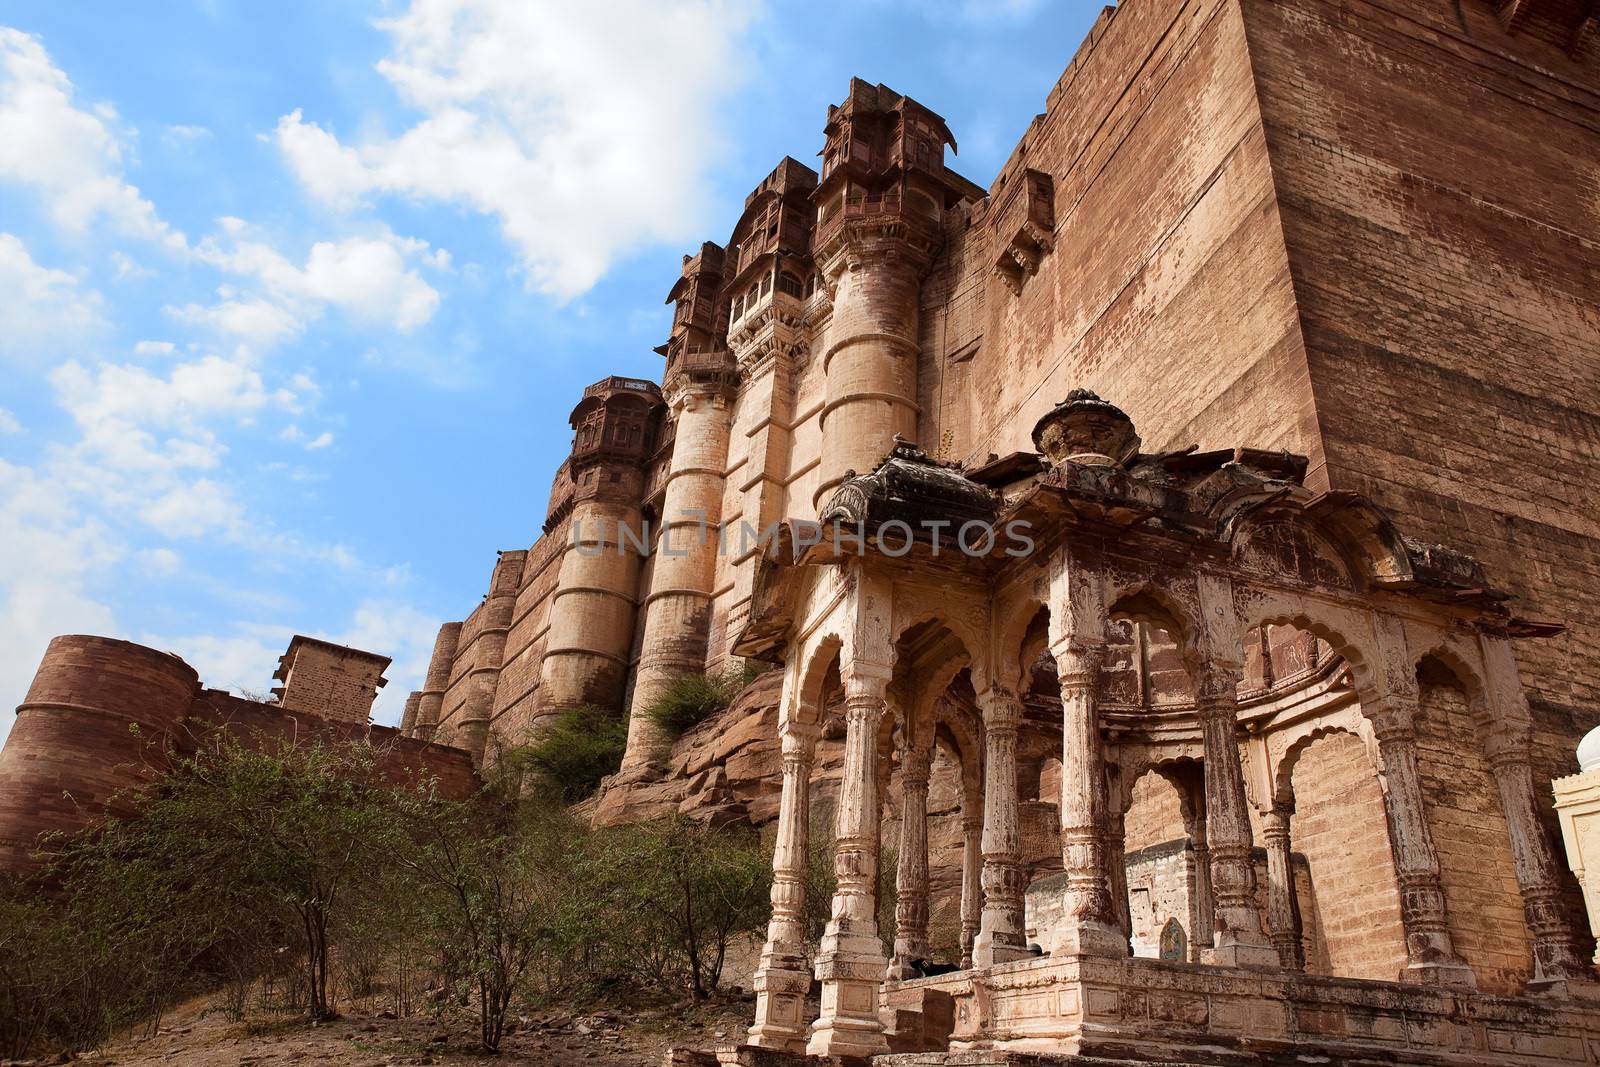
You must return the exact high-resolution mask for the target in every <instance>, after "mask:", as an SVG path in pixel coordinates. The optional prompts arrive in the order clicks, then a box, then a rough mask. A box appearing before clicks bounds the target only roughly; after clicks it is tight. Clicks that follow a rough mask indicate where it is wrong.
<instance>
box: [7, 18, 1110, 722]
mask: <svg viewBox="0 0 1600 1067" xmlns="http://www.w3.org/2000/svg"><path fill="white" fill-rule="evenodd" d="M1098 10H1099V5H1098V4H1094V3H1082V2H1079V0H1058V2H1056V3H1054V4H1051V3H1044V2H1040V0H1009V2H1007V0H1000V2H995V3H979V2H975V0H974V2H966V3H960V2H956V3H950V4H948V5H935V4H918V3H897V2H890V0H876V2H874V0H866V2H856V3H845V4H830V3H800V2H789V0H772V2H769V3H767V4H764V5H756V4H733V3H718V2H712V0H702V2H694V3H685V4H676V5H674V4H667V3H664V2H653V0H652V2H642V3H623V2H618V3H592V4H586V3H585V4H580V3H571V2H560V3H534V2H523V0H410V2H393V3H379V4H362V3H355V2H350V3H335V4H330V3H325V2H316V3H312V2H304V3H297V2H288V0H286V2H282V3H275V4H262V3H255V2H245V0H195V2H182V0H166V2H152V3H138V4H128V3H98V2H74V3H61V2H60V0H37V2H36V0H8V2H0V634H3V637H4V640H0V708H4V709H7V710H5V711H4V712H0V736H3V734H4V732H5V731H6V730H8V729H9V727H10V722H11V719H12V717H13V716H12V714H11V712H10V710H9V709H10V708H12V707H13V706H15V704H16V703H18V702H19V701H20V700H21V699H22V696H23V694H24V692H25V690H26V686H27V683H28V680H29V678H31V676H32V673H33V669H34V667H35V666H36V665H37V663H38V659H39V655H40V654H41V652H42V651H43V648H44V645H45V642H46V641H47V640H48V638H49V637H50V636H52V635H54V634H57V633H66V632H90V633H103V634H110V635H115V636H121V637H126V638H129V639H131V640H136V641H140V642H144V643H146V644H151V645H154V646H156V647H159V648H164V649H168V650H171V651H173V652H176V653H178V654H179V655H182V656H183V657H184V658H185V659H187V660H188V661H189V662H190V663H192V664H194V665H195V666H196V667H197V668H198V669H199V670H200V671H201V675H202V677H203V678H204V679H206V680H207V681H208V682H210V683H211V684H214V685H221V686H225V687H229V688H242V689H245V690H254V691H258V692H259V691H264V690H266V689H267V688H268V687H269V685H270V684H271V683H270V681H269V679H270V675H271V673H272V670H273V667H274V665H275V662H276V656H277V655H278V654H279V653H280V652H281V651H282V650H283V648H284V646H285V645H286V643H287V640H288V637H289V636H290V635H291V634H292V633H294V632H296V631H299V632H305V633H311V634H315V635H318V636H323V637H328V638H332V639H335V640H340V641H346V642H348V643H352V644H356V645H359V646H361V647H365V648H370V649H372V650H374V651H379V652H383V653H386V654H389V655H392V656H393V657H394V658H395V664H394V666H393V667H392V668H391V670H390V678H391V682H390V685H389V687H388V689H387V690H386V691H385V693H384V695H383V697H382V698H381V699H380V702H379V706H378V717H379V719H380V720H381V721H386V722H393V721H395V720H396V719H397V718H398V715H399V710H400V705H401V703H402V702H403V700H404V696H405V693H406V692H407V691H409V690H410V689H412V688H413V687H415V685H416V684H417V681H418V679H419V677H420V674H421V672H422V670H423V668H424V667H425V665H426V660H427V655H428V650H429V647H430V645H431V642H432V638H433V634H434V631H435V630H436V628H437V626H438V623H439V622H440V621H441V620H443V619H446V618H460V617H462V616H463V615H464V614H465V613H466V612H467V611H469V610H470V609H471V608H472V606H473V605H474V604H475V603H476V602H477V600H478V598H479V596H480V595H481V593H482V591H483V589H484V587H485V583H486V581H487V578H488V573H489V568H490V566H491V565H492V563H493V560H494V552H495V550H496V549H499V548H518V547H526V546H527V545H528V544H529V543H530V542H531V541H532V539H533V536H534V534H535V533H536V531H537V529H538V525H539V522H540V521H541V520H542V518H543V510H544V506H545V503H546V502H547V495H548V491H549V484H550V477H551V474H552V473H553V471H554V468H555V466H556V464H557V463H558V462H559V461H560V458H561V456H562V454H563V453H564V452H565V450H566V448H567V445H568V439H569V433H568V429H567V426H566V421H565V420H566V416H567V413H568V411H569V410H570V409H571V406H572V404H573V403H574V402H575V399H576V397H577V394H578V392H579V390H580V389H581V388H582V386H583V385H585V384H587V383H588V382H590V381H592V380H594V379H596V378H598V377H600V376H602V375H604V374H607V373H612V372H617V373H623V374H631V375H639V376H648V377H652V378H654V377H658V376H659V372H660V364H659V361H660V357H658V356H656V355H655V354H654V353H653V352H652V351H651V348H652V347H653V346H654V345H656V344H659V343H660V342H661V341H663V340H664V339H665V335H666V329H667V324H668V315H667V309H666V307H665V306H664V305H663V303H662V301H663V299H664V297H665V295H666V292H667V290H668V288H669V287H670V286H671V284H672V282H673V280H674V279H675V278H676V276H677V270H678V260H679V257H680V255H681V254H682V253H683V252H685V251H690V250H692V249H693V248H695V247H697V246H698V244H699V242H700V241H702V240H706V239H710V240H716V241H719V242H720V241H723V240H725V239H726V237H727V234H728V232H729V230H730V229H731V228H732V225H733V223H734V221H735V220H736V218H737V216H738V213H739V210H740V208H741V206H742V202H743V198H744V196H745V194H746V193H747V192H748V191H749V190H750V188H751V187H753V186H754V185H755V183H756V182H757V181H759V180H760V179H761V178H762V177H763V176H764V175H765V174H766V173H767V172H768V171H769V170H770V169H771V168H772V166H774V165H775V164H776V163H777V161H778V160H779V159H780V158H781V157H782V156H783V155H785V154H789V155H793V156H795V157H796V158H798V159H800V160H802V161H803V162H807V163H811V162H813V159H814V154H815V152H816V151H817V149H818V148H819V147H820V145H821V128H822V123H823V121H824V116H825V112H826V108H827V105H828V104H829V103H830V102H837V101H838V100H839V99H841V98H842V97H843V95H844V92H845V89H846V86H847V83H848V79H849V78H850V76H851V75H853V74H855V75H860V76H862V77H865V78H868V79H871V80H876V81H884V82H887V83H888V84H890V85H892V86H894V87H895V88H896V89H898V90H899V91H901V92H904V93H907V94H910V95H911V96H914V97H916V98H917V99H919V100H920V101H922V102H923V103H925V104H927V105H928V106H930V107H932V108H933V109H934V110H936V111H939V112H940V113H942V114H943V115H944V116H945V117H946V118H947V119H948V120H949V123H950V126H951V128H952V129H953V130H954V132H955V135H956V138H957V140H958V141H959V143H960V147H961V151H960V154H959V156H958V157H957V159H956V160H955V165H956V166H957V168H958V169H960V170H961V171H963V173H965V174H966V175H967V176H968V177H970V178H972V179H973V180H975V181H977V182H979V183H980V184H985V185H986V184H988V182H989V181H990V179H991V178H992V177H993V175H994V173H995V171H996V169H997V168H998V167H999V166H1000V164H1001V163H1002V162H1003V161H1004V159H1005V157H1006V155H1007V154H1008V153H1009V151H1010V149H1011V147H1012V146H1013V145H1014V143H1015V141H1016V139H1017V137H1018V136H1019V135H1020V134H1021V132H1022V130H1023V129H1024V128H1025V127H1026V125H1027V123H1028V121H1029V119H1030V118H1031V116H1032V115H1033V114H1035V113H1036V112H1038V111H1040V110H1042V108H1043V105H1044V98H1045V94H1046V93H1047V92H1048V91H1049V89H1050V86H1051V85H1052V84H1054V82H1055V80H1056V78H1057V77H1058V76H1059V75H1060V73H1061V71H1062V69H1063V68H1064V67H1065V65H1066V63H1067V62H1068V61H1069V60H1070V59H1071V57H1072V54H1073V52H1074V51H1075V50H1076V49H1077V46H1078V43H1079V42H1080V41H1081V40H1082V38H1083V35H1084V33H1085V32H1086V30H1087V28H1088V26H1089V24H1090V23H1091V22H1092V20H1093V18H1094V16H1095V14H1096V13H1097V12H1098Z"/></svg>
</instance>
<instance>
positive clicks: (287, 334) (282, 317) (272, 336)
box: [162, 286, 305, 352]
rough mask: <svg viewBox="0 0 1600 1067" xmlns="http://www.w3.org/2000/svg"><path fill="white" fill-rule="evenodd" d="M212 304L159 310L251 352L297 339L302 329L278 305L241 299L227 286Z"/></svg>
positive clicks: (295, 319) (296, 318)
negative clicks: (220, 336)
mask: <svg viewBox="0 0 1600 1067" xmlns="http://www.w3.org/2000/svg"><path fill="white" fill-rule="evenodd" d="M217 297H218V301H217V303H215V304H184V305H183V306H182V307H173V306H171V305H168V306H167V307H165V308H163V309H162V310H163V311H165V312H166V313H167V315H168V316H169V317H170V318H172V319H173V321H175V322H181V323H185V324H187V325H190V326H200V327H203V328H205V329H209V330H212V331H214V332H215V333H218V334H221V335H223V336H225V337H230V338H233V339H235V340H238V341H240V342H242V343H244V344H245V345H246V346H248V348H249V350H250V351H252V352H259V351H264V350H266V349H269V348H271V347H273V346H274V345H277V344H279V343H280V342H282V341H286V340H288V339H289V338H291V337H298V336H299V335H300V333H301V331H302V330H304V328H305V326H304V324H303V323H302V322H301V321H300V319H299V318H298V317H296V316H295V315H294V314H292V313H291V312H289V311H288V310H286V309H284V308H281V307H279V306H278V305H277V304H274V303H271V302H269V301H266V300H261V299H258V298H254V297H241V296H239V295H238V294H237V293H236V292H235V291H234V290H233V289H231V288H228V287H226V286H224V287H222V288H219V289H218V290H217Z"/></svg>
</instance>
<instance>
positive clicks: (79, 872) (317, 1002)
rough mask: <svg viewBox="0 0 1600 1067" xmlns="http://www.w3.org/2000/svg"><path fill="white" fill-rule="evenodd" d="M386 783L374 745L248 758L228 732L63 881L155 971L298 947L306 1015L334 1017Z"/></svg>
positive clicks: (70, 859) (80, 856)
mask: <svg viewBox="0 0 1600 1067" xmlns="http://www.w3.org/2000/svg"><path fill="white" fill-rule="evenodd" d="M375 779H376V755H375V753H374V751H373V750H372V748H371V747H370V746H368V745H366V744H352V743H344V742H339V743H333V744H324V743H322V742H320V741H293V740H283V741H276V740H275V741H270V742H266V741H262V742H260V743H259V745H258V747H247V746H246V745H244V744H243V743H242V742H241V741H240V740H239V739H238V738H236V737H233V736H230V735H228V734H226V733H223V732H221V731H218V732H216V733H215V734H213V735H210V736H208V737H207V738H205V739H204V741H203V743H202V744H201V745H200V747H199V749H198V750H197V751H196V752H195V753H194V754H193V755H192V756H189V757H186V758H184V759H182V760H180V761H178V763H177V764H176V765H175V766H173V767H172V769H171V770H170V771H169V772H168V773H167V775H166V777H165V778H164V779H163V781H162V783H161V785H160V787H159V788H157V789H155V790H152V791H150V792H149V793H148V794H147V795H146V796H145V797H143V798H142V800H141V806H140V808H139V810H138V813H137V814H136V815H135V816H134V817H133V818H130V819H126V820H114V821H112V822H110V823H107V824H106V825H105V826H104V827H103V828H102V829H101V830H99V831H98V832H95V833H92V834H89V835H87V836H85V837H84V838H82V839H80V840H79V841H77V842H74V843H73V844H72V845H71V846H69V847H68V849H67V850H66V852H65V853H64V855H63V856H62V858H61V860H60V862H59V863H58V871H57V874H56V875H55V877H56V879H57V880H58V881H59V882H60V883H61V884H66V885H72V886H75V887H77V888H76V890H75V892H74V898H75V900H77V901H79V907H80V909H81V910H94V909H97V910H98V914H97V915H96V917H95V920H96V921H95V923H94V924H93V925H92V926H91V928H92V929H96V930H103V931H105V932H106V936H107V937H109V938H112V939H114V940H136V939H142V940H144V941H145V942H147V944H146V945H145V947H144V948H143V949H142V950H141V956H140V958H143V959H148V960H149V961H150V963H151V966H152V967H167V966H187V967H190V968H193V967H199V968H202V969H203V968H204V967H205V966H206V959H207V955H208V954H209V955H210V956H212V957H213V958H216V959H220V960H229V959H231V960H232V961H234V962H235V963H237V962H238V961H239V960H240V959H244V958H250V956H251V954H252V953H256V952H258V951H259V950H260V949H261V948H262V946H263V943H273V944H277V945H282V944H284V943H285V940H286V939H289V940H290V941H291V943H292V941H298V942H299V948H300V949H301V950H302V958H303V961H304V966H305V983H306V991H307V998H306V1000H307V1008H308V1010H309V1011H310V1013H311V1015H312V1017H313V1018H318V1019H320V1018H328V1017H331V1016H332V1015H333V1014H334V1011H333V1003H334V1002H333V997H332V995H331V991H330V985H329V980H328V978H329V964H330V955H329V937H330V929H331V927H332V924H333V920H334V915H335V912H336V909H338V908H339V907H340V906H341V905H342V904H343V893H344V891H345V889H346V887H347V886H348V885H349V884H350V883H351V882H353V881H356V880H358V879H359V878H361V877H362V876H363V875H364V873H365V871H364V870H363V868H364V865H365V864H366V863H367V861H368V860H369V858H370V853H368V852H367V851H366V850H364V849H363V847H362V846H363V843H364V842H365V841H366V840H367V839H368V838H369V837H370V836H372V835H373V834H374V833H375V832H376V824H377V820H379V819H381V818H382V813H383V806H382V805H380V804H377V803H375V801H374V795H375V793H374V787H375V786H376V784H377V783H376V781H375ZM86 886H94V887H96V888H97V892H96V894H94V895H93V896H92V897H91V896H89V895H87V894H86V893H85V892H84V887H86ZM185 957H187V958H185ZM217 970H218V971H219V972H221V973H227V972H228V970H229V969H228V968H223V967H219V968H217ZM230 977H231V978H232V979H233V980H235V981H239V980H242V978H241V976H240V975H239V974H237V973H234V974H231V975H230ZM157 984H158V985H159V983H157Z"/></svg>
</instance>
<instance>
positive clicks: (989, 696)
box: [978, 685, 1022, 732]
mask: <svg viewBox="0 0 1600 1067" xmlns="http://www.w3.org/2000/svg"><path fill="white" fill-rule="evenodd" d="M978 706H979V707H980V708H981V709H982V710H983V726H984V729H985V731H987V732H996V731H1011V732H1015V731H1016V730H1017V729H1018V728H1019V727H1020V726H1021V725H1022V701H1021V700H1020V699H1019V698H1018V697H1017V694H1016V693H1015V692H1014V691H1012V690H1010V689H1007V688H1005V687H1003V686H998V685H997V686H991V687H990V688H988V689H986V690H984V691H983V694H982V695H981V696H980V697H979V698H978Z"/></svg>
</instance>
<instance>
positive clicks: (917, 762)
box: [900, 746, 933, 788]
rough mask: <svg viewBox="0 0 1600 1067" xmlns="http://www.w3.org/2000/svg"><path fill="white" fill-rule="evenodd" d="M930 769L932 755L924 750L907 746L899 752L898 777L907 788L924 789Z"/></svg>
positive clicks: (931, 766)
mask: <svg viewBox="0 0 1600 1067" xmlns="http://www.w3.org/2000/svg"><path fill="white" fill-rule="evenodd" d="M932 768H933V753H931V752H929V751H927V750H926V749H921V748H912V747H910V746H907V747H905V748H902V749H901V750H900V775H901V777H902V779H903V780H904V781H905V783H906V786H907V787H908V788H911V787H916V786H921V787H923V788H926V787H927V785H928V776H929V772H930V771H931V770H932Z"/></svg>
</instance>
